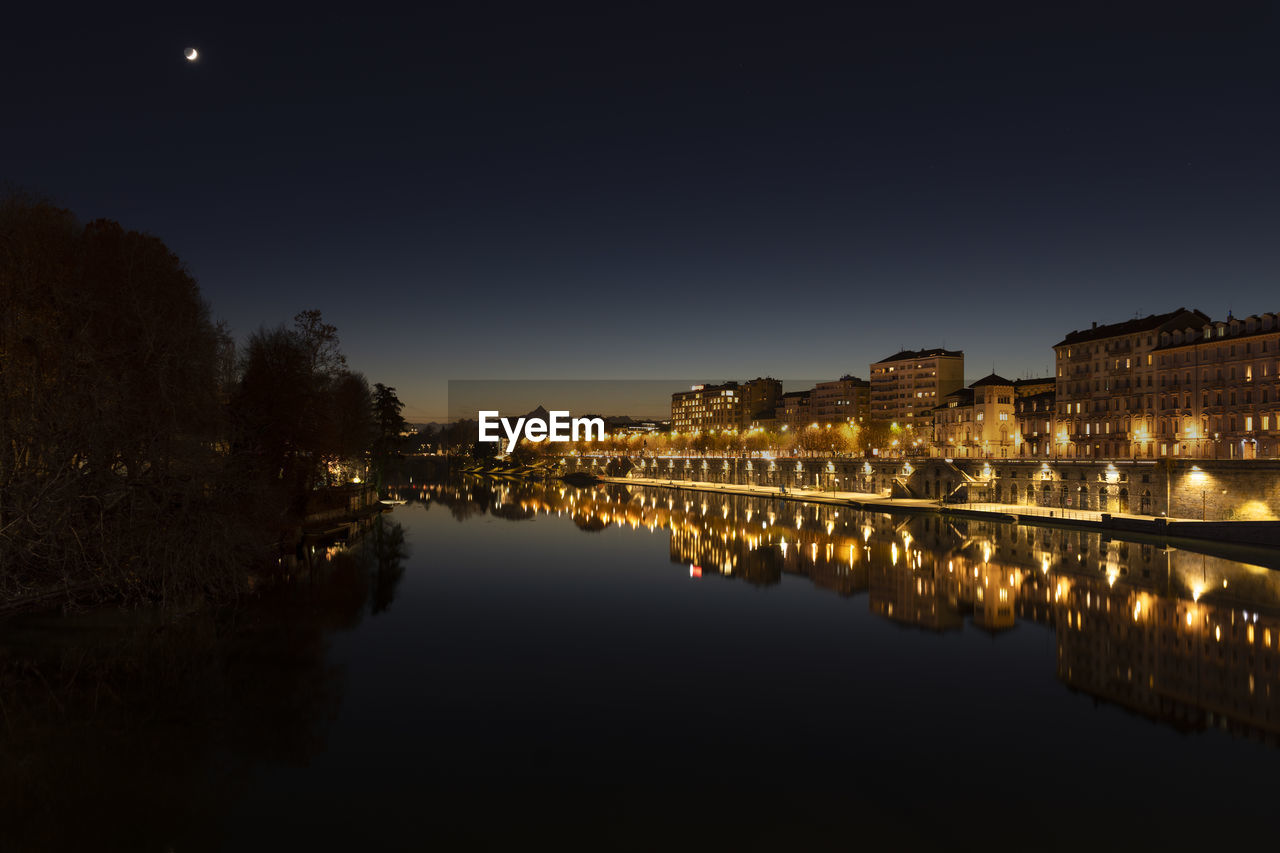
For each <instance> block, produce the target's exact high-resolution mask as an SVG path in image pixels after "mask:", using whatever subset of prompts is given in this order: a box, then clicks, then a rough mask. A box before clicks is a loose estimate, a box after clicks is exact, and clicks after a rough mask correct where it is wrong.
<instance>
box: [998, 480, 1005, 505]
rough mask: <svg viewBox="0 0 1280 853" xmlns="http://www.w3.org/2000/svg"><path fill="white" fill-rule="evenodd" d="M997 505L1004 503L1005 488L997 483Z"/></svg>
mask: <svg viewBox="0 0 1280 853" xmlns="http://www.w3.org/2000/svg"><path fill="white" fill-rule="evenodd" d="M996 503H1004V486H1002V485H1000V484H999V483H996Z"/></svg>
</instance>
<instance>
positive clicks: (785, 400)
mask: <svg viewBox="0 0 1280 853" xmlns="http://www.w3.org/2000/svg"><path fill="white" fill-rule="evenodd" d="M812 398H813V392H812V391H789V392H787V393H786V394H783V395H782V396H781V397H779V398H778V406H777V408H776V409H775V410H774V411H775V415H774V423H775V424H776V426H778V427H784V426H785V427H786V428H787V429H790V430H800V429H804V428H805V427H807V426H808V425H809V424H811V423H813V399H812Z"/></svg>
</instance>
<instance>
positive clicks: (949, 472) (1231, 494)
mask: <svg viewBox="0 0 1280 853" xmlns="http://www.w3.org/2000/svg"><path fill="white" fill-rule="evenodd" d="M565 466H566V468H565V470H566V471H577V472H584V473H595V474H603V475H608V476H634V477H646V478H653V479H661V480H672V481H675V482H680V481H699V482H712V483H737V484H751V485H757V486H771V487H777V486H785V487H786V488H788V489H805V490H819V491H840V492H861V493H870V494H876V495H880V496H883V497H914V498H926V499H930V500H944V501H948V502H966V501H982V502H991V503H1003V504H1009V505H1012V506H1036V507H1052V508H1060V509H1084V510H1096V511H1100V512H1109V513H1128V514H1134V515H1148V516H1165V515H1167V516H1169V517H1174V518H1191V519H1202V518H1203V519H1205V520H1208V521H1244V520H1249V521H1274V520H1277V519H1280V461H1271V460H1267V461H1262V460H1258V461H1253V460H1249V461H1245V460H1216V461H1215V460H1185V461H1184V460H1177V461H1175V460H1152V461H1147V460H1115V461H1101V462H1099V461H1082V460H1069V461H1068V460H1044V461H1029V460H1011V459H964V460H961V459H957V460H955V461H954V462H947V461H946V460H942V459H893V460H890V459H854V458H844V459H795V458H788V459H761V458H756V457H752V458H745V457H723V456H720V457H643V456H635V457H590V456H586V457H569V458H567V459H565Z"/></svg>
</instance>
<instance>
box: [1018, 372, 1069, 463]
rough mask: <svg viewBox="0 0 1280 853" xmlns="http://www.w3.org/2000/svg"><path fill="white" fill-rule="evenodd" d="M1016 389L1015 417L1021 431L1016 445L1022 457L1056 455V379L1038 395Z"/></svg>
mask: <svg viewBox="0 0 1280 853" xmlns="http://www.w3.org/2000/svg"><path fill="white" fill-rule="evenodd" d="M1017 390H1018V389H1017V387H1016V386H1015V388H1014V391H1015V393H1014V398H1013V407H1014V412H1013V418H1014V424H1015V426H1016V428H1017V432H1016V433H1015V435H1014V444H1015V446H1016V447H1017V448H1018V456H1023V457H1027V458H1035V457H1041V458H1048V457H1051V456H1053V455H1054V434H1055V433H1056V432H1057V430H1056V428H1055V427H1056V424H1057V422H1058V418H1057V411H1056V408H1055V407H1054V398H1055V396H1056V395H1055V393H1054V391H1053V384H1052V382H1050V383H1049V388H1048V390H1045V391H1040V392H1038V393H1035V394H1018V393H1016V392H1017Z"/></svg>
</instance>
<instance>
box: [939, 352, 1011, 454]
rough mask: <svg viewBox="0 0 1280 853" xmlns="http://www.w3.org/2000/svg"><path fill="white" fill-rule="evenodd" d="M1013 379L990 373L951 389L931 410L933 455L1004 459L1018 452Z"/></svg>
mask: <svg viewBox="0 0 1280 853" xmlns="http://www.w3.org/2000/svg"><path fill="white" fill-rule="evenodd" d="M1014 411H1015V410H1014V382H1013V380H1012V379H1005V378H1004V377H1003V376H998V375H996V374H994V373H992V374H991V375H989V376H984V377H983V378H982V379H979V380H978V381H977V382H975V383H973V384H972V385H970V386H969V387H968V388H961V389H959V390H958V391H952V392H951V393H950V394H948V395H947V396H946V397H945V398H943V402H942V404H941V405H940V406H938V407H936V408H935V409H934V412H933V455H935V456H943V457H946V458H958V459H1005V458H1008V457H1010V456H1016V455H1017V434H1018V430H1017V422H1016V420H1015V419H1014Z"/></svg>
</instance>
